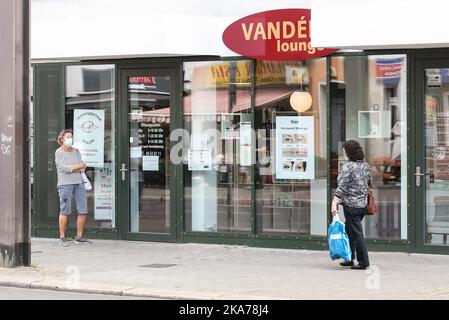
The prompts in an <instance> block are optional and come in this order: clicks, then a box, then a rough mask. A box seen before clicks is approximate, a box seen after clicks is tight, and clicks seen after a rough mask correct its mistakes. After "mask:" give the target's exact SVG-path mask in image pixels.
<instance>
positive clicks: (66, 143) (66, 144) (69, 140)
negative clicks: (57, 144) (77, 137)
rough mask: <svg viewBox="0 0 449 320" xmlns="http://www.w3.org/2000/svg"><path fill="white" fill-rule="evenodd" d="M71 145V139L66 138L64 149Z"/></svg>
mask: <svg viewBox="0 0 449 320" xmlns="http://www.w3.org/2000/svg"><path fill="white" fill-rule="evenodd" d="M72 144H73V139H72V138H66V139H65V140H64V145H65V146H66V147H71V146H72Z"/></svg>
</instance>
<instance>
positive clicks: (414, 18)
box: [311, 0, 449, 49]
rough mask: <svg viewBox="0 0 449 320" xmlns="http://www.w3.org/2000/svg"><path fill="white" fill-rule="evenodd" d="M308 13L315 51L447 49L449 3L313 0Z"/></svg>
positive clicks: (432, 1) (414, 0) (419, 0)
mask: <svg viewBox="0 0 449 320" xmlns="http://www.w3.org/2000/svg"><path fill="white" fill-rule="evenodd" d="M311 10H312V28H311V32H312V33H311V40H312V46H314V47H328V48H352V49H368V48H432V47H449V33H448V24H447V22H448V12H449V1H443V0H426V1H422V0H362V1H361V0H338V1H336V0H313V1H311Z"/></svg>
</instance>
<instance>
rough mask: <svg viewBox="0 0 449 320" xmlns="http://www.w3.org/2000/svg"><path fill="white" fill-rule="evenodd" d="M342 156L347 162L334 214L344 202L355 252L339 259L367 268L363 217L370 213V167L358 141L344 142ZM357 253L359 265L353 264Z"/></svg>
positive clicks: (351, 264)
mask: <svg viewBox="0 0 449 320" xmlns="http://www.w3.org/2000/svg"><path fill="white" fill-rule="evenodd" d="M343 155H344V156H345V158H346V160H347V162H346V163H345V164H344V165H343V167H342V170H341V172H340V174H339V176H338V178H337V184H338V186H337V190H336V191H335V196H334V199H333V201H332V208H331V212H332V215H336V214H337V213H338V204H342V205H343V211H344V215H345V219H346V222H345V229H346V233H347V234H348V237H349V244H350V247H351V251H352V257H351V261H343V262H340V265H341V266H344V267H351V269H355V270H365V269H366V268H368V266H369V258H368V250H367V248H366V244H365V238H364V236H363V228H362V220H363V217H364V216H365V215H366V214H367V207H368V190H369V188H368V182H369V180H370V179H371V178H370V175H369V172H370V166H369V165H368V164H367V163H366V162H365V161H364V158H365V155H364V153H363V149H362V147H361V146H360V144H359V143H358V142H357V141H354V140H349V141H346V142H345V143H344V144H343ZM356 254H357V261H358V264H357V265H354V259H355V257H356Z"/></svg>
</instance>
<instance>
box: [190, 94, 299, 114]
mask: <svg viewBox="0 0 449 320" xmlns="http://www.w3.org/2000/svg"><path fill="white" fill-rule="evenodd" d="M293 91H294V89H292V88H259V89H257V90H256V107H264V106H266V105H269V104H271V103H274V102H277V101H279V100H283V99H285V98H287V97H289V96H290V95H291V94H292V93H293ZM230 97H231V94H230V92H229V90H227V89H217V90H201V91H195V92H194V93H193V94H192V95H190V96H187V97H184V113H235V112H241V111H244V110H250V109H251V94H250V90H249V89H237V90H236V91H235V103H233V105H232V108H230V106H229V104H230ZM192 100H193V109H192Z"/></svg>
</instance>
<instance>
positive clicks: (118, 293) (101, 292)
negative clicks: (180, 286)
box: [0, 280, 207, 300]
mask: <svg viewBox="0 0 449 320" xmlns="http://www.w3.org/2000/svg"><path fill="white" fill-rule="evenodd" d="M40 281H41V280H37V281H31V282H25V283H23V282H15V281H0V287H7V288H21V289H38V290H47V291H57V292H71V293H85V294H97V295H109V296H121V297H136V298H139V297H141V298H156V299H164V300H174V299H180V300H207V299H206V298H203V299H202V298H193V297H190V296H183V295H169V294H167V295H164V294H156V293H133V292H126V291H129V290H134V289H140V288H138V287H129V288H126V289H124V290H107V289H93V288H94V287H95V285H92V287H93V288H66V287H64V286H58V285H42V284H37V283H35V282H40ZM85 285H86V284H85ZM87 286H89V284H87Z"/></svg>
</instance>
